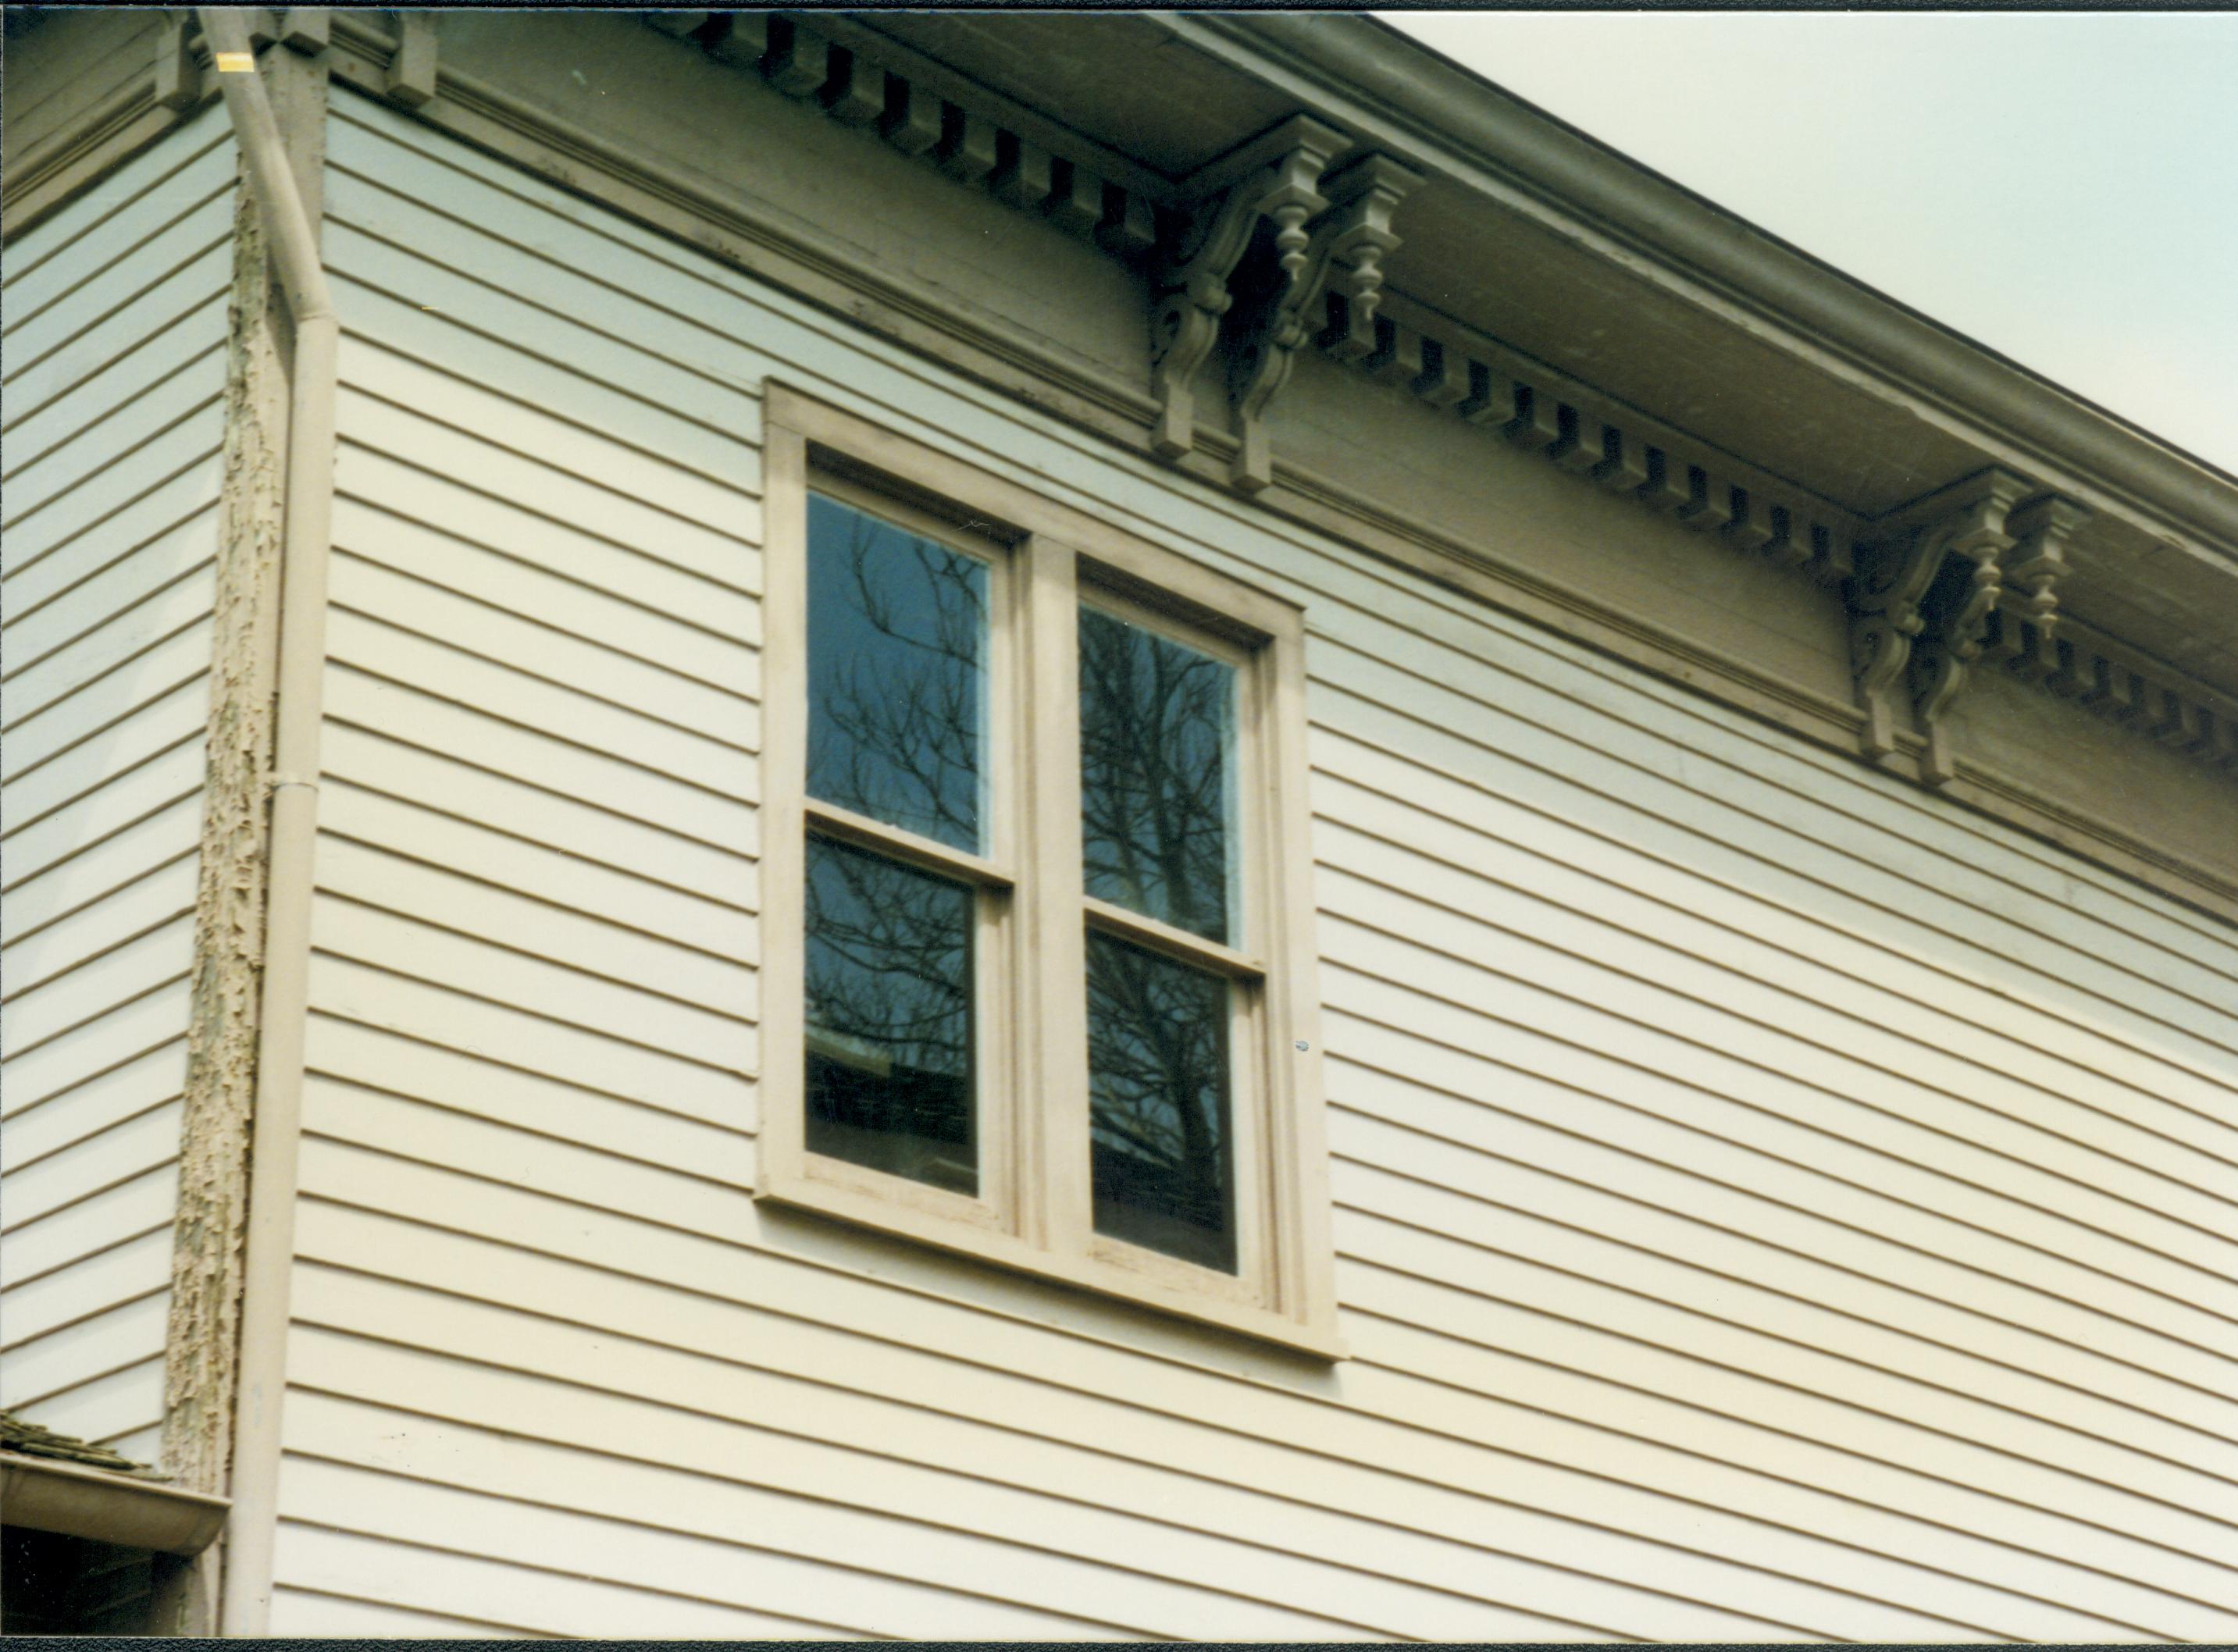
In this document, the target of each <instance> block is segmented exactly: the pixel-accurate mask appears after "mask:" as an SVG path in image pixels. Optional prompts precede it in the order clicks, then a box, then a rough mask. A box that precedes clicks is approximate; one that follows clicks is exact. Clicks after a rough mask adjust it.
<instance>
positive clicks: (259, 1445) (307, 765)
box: [197, 6, 339, 1635]
mask: <svg viewBox="0 0 2238 1652" xmlns="http://www.w3.org/2000/svg"><path fill="white" fill-rule="evenodd" d="M197 11H198V15H199V16H200V17H201V19H202V32H203V34H204V35H205V36H207V37H208V39H209V43H210V48H211V50H212V52H213V53H214V54H215V60H216V67H217V70H218V84H219V86H220V88H221V89H222V90H223V92H224V94H225V106H226V111H227V113H228V115H230V116H232V119H233V129H234V135H235V139H236V140H237V141H238V142H239V144H240V148H241V154H242V159H243V161H244V162H246V164H247V166H248V182H249V187H250V188H251V189H252V190H254V191H255V197H256V207H257V211H258V213H259V214H260V215H261V216H262V219H263V222H264V229H265V240H266V244H267V246H268V248H270V249H271V256H272V260H273V263H274V266H275V271H276V274H278V277H279V284H280V290H281V294H282V296H283V297H284V298H285V300H286V301H287V305H288V314H289V315H290V317H291V318H292V319H293V320H294V322H295V370H294V373H293V375H292V379H291V382H290V384H289V387H288V452H287V458H286V483H285V486H286V493H285V495H284V507H285V510H286V512H287V515H286V524H285V527H284V529H283V532H282V536H281V552H280V580H281V586H280V622H279V629H280V657H279V665H278V680H277V695H278V709H277V713H276V728H275V731H274V735H273V760H272V823H271V836H270V839H269V844H270V849H269V852H270V856H271V859H270V863H269V868H268V873H267V894H266V906H265V921H264V997H263V1004H262V1010H261V1014H260V1018H259V1022H258V1031H257V1047H256V1097H255V1119H254V1121H253V1125H252V1128H251V1135H250V1148H249V1153H250V1157H249V1187H248V1232H247V1234H246V1235H245V1239H244V1247H243V1259H242V1307H241V1354H240V1365H239V1367H238V1371H237V1375H236V1386H235V1400H234V1404H235V1425H234V1443H233V1474H232V1494H233V1514H232V1518H231V1520H230V1521H229V1522H228V1530H227V1535H226V1554H225V1582H224V1586H223V1595H222V1602H223V1604H222V1609H221V1616H220V1619H219V1622H220V1625H221V1632H222V1633H223V1634H225V1635H263V1634H265V1633H266V1632H267V1627H268V1622H269V1619H270V1616H271V1607H272V1551H273V1543H274V1539H275V1536H276V1530H277V1524H278V1517H279V1515H278V1491H279V1481H280V1402H281V1393H282V1391H283V1389H284V1388H285V1385H286V1382H287V1333H288V1271H289V1268H290V1265H292V1263H293V1261H294V1253H295V1182H296V1158H297V1152H298V1148H299V1146H300V1141H301V1126H302V1097H303V1029H304V1021H305V1018H306V1014H307V1001H308V993H307V975H308V968H309V965H310V946H311V889H312V882H311V879H312V853H313V849H314V847H315V842H316V839H317V836H318V818H319V816H318V809H319V786H318V780H319V723H320V713H321V689H322V686H323V685H322V682H321V674H322V672H323V670H324V666H325V664H326V628H327V556H328V539H329V527H330V524H331V521H332V519H333V515H334V393H335V390H334V387H335V351H336V347H337V344H338V341H339V340H338V328H337V326H336V322H335V318H334V301H333V298H332V296H331V295H330V294H329V293H328V288H327V275H326V270H325V268H323V267H322V266H321V263H320V261H319V241H318V232H317V231H316V230H315V228H313V227H312V224H311V221H310V219H309V217H308V215H307V214H306V213H305V211H304V210H303V202H302V196H301V194H300V193H299V192H298V191H297V189H296V188H295V171H294V169H293V168H292V167H291V166H290V165H289V163H288V154H287V150H286V149H285V147H284V146H283V145H282V143H281V138H280V127H279V123H278V122H277V121H275V119H274V118H273V114H272V103H271V99H270V98H269V96H268V95H267V93H266V91H265V88H264V82H263V78H262V76H260V75H259V74H258V72H257V69H256V59H255V50H254V48H253V46H252V45H251V43H250V41H249V36H248V23H247V22H246V20H245V18H244V17H243V16H242V14H241V13H240V12H237V11H233V10H226V9H223V8H220V7H215V6H204V7H200V8H197Z"/></svg>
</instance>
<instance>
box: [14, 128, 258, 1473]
mask: <svg viewBox="0 0 2238 1652" xmlns="http://www.w3.org/2000/svg"><path fill="white" fill-rule="evenodd" d="M230 134H231V129H230V127H229V125H228V122H227V120H226V117H225V112H224V111H223V110H222V109H215V108H213V109H208V110H205V111H203V112H202V114H200V115H198V116H195V118H194V119H192V120H191V121H189V122H187V123H186V124H185V126H183V127H182V129H179V130H178V131H176V132H175V133H173V134H172V135H170V136H169V137H168V138H166V139H165V140H164V141H163V142H161V143H158V144H156V146H154V147H153V148H152V149H148V150H147V151H145V152H143V153H142V154H141V155H138V156H136V158H134V159H133V160H132V161H131V162H129V163H128V164H127V165H125V166H124V167H122V168H121V169H118V170H117V171H116V172H114V173H112V174H110V175H109V176H107V177H106V178H104V179H103V180H102V181H101V182H99V183H98V184H97V185H96V186H95V187H94V188H91V189H89V190H88V191H87V192H86V193H85V194H84V195H81V196H80V197H78V198H77V199H76V201H74V202H71V203H70V205H68V206H66V207H64V208H62V209H61V210H60V211H59V212H57V213H56V214H55V215H52V216H51V217H50V218H48V219H46V220H45V221H43V222H42V223H40V224H39V225H38V226H37V227H36V228H33V229H32V230H31V231H30V232H29V233H28V234H26V235H22V236H19V237H17V239H16V240H14V241H11V242H10V243H9V245H8V246H7V248H5V251H4V254H0V313H4V321H0V325H4V327H5V338H4V360H5V377H4V379H0V404H3V405H0V416H3V418H0V422H3V423H4V440H0V479H4V504H0V512H4V519H0V530H4V542H5V549H4V552H0V670H4V673H5V675H4V680H0V761H4V770H0V1404H4V1405H6V1406H7V1407H9V1408H10V1409H14V1410H19V1411H23V1412H25V1413H26V1414H27V1415H28V1416H29V1417H31V1418H32V1420H34V1421H36V1422H39V1423H42V1424H45V1425H47V1426H48V1427H50V1428H55V1429H58V1430H61V1431H63V1432H65V1433H70V1434H76V1435H80V1436H83V1437H87V1438H91V1439H98V1440H102V1441H103V1442H106V1443H108V1444H112V1445H116V1446H117V1447H119V1448H120V1449H122V1450H127V1451H128V1452H133V1453H139V1454H142V1460H148V1459H149V1458H150V1457H152V1454H153V1453H154V1452H155V1451H156V1450H157V1449H159V1440H160V1428H161V1424H162V1417H163V1410H162V1371H163V1338H164V1320H165V1316H166V1314H167V1313H168V1312H169V1285H170V1273H171V1231H170V1230H171V1220H172V1216H173V1213H174V1210H175V1206H176V1201H177V1186H176V1184H177V1176H178V1171H177V1160H178V1153H179V1127H180V1113H181V1107H182V1101H181V1093H182V1089H183V1087H184V1083H185V1078H186V1065H187V1058H186V1035H187V1029H188V1012H189V975H190V974H191V971H192V968H193V947H194V911H195V886H196V881H197V878H198V876H199V874H198V858H199V847H200V835H201V823H202V796H201V794H202V773H203V750H202V744H203V738H204V730H205V728H206V726H207V724H208V721H209V669H210V648H211V636H212V622H211V618H210V612H211V605H212V602H213V600H214V596H215V557H216V552H217V512H216V500H217V496H218V489H219V486H220V481H221V460H220V450H221V447H222V441H223V434H224V432H223V420H224V413H223V407H222V398H223V394H224V390H225V344H226V299H227V293H228V287H229V285H230V281H231V275H232V249H231V235H232V228H233V212H234V193H235V156H234V147H233V142H232V138H231V135H230Z"/></svg>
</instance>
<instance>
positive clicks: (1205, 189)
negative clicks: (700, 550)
mask: <svg viewBox="0 0 2238 1652" xmlns="http://www.w3.org/2000/svg"><path fill="white" fill-rule="evenodd" d="M1346 142H1347V139H1346V138H1345V136H1344V135H1343V134H1342V133H1341V132H1339V131H1338V130H1336V129H1335V128H1334V127H1330V126H1326V125H1323V124H1322V123H1321V122H1319V121H1316V120H1314V119H1313V118H1311V117H1310V116H1304V115H1294V116H1291V117H1290V118H1289V119H1288V120H1287V121H1284V122H1281V124H1280V125H1278V126H1275V127H1273V128H1270V129H1268V131H1266V132H1264V133H1261V135H1259V136H1258V137H1256V138H1254V139H1253V140H1252V141H1251V142H1248V143H1246V144H1243V145H1242V146H1241V147H1240V148H1238V149H1233V150H1230V151H1229V152H1228V155H1226V156H1224V157H1223V158H1222V159H1221V160H1218V161H1215V162H1213V163H1212V165H1210V166H1209V167H1208V168H1206V169H1204V170H1203V171H1202V172H1200V173H1199V174H1198V175H1196V176H1195V178H1194V179H1192V180H1191V181H1190V190H1189V193H1190V194H1191V195H1192V196H1194V197H1195V202H1196V205H1195V207H1193V208H1191V209H1190V210H1189V212H1188V213H1187V215H1185V217H1184V219H1183V221H1182V228H1181V233H1180V235H1179V236H1178V237H1177V238H1176V241H1175V245H1174V246H1173V247H1172V248H1171V249H1170V251H1169V252H1168V254H1166V256H1165V257H1163V258H1162V259H1161V260H1160V261H1159V268H1158V274H1157V294H1158V296H1157V301H1156V303H1155V306H1154V307H1153V308H1152V310H1151V313H1150V378H1151V390H1152V393H1154V394H1155V396H1156V398H1157V400H1158V425H1157V429H1156V430H1155V432H1154V433H1153V434H1152V436H1151V446H1152V447H1153V448H1154V449H1155V451H1156V452H1157V453H1158V454H1159V455H1160V457H1162V458H1165V459H1178V458H1180V457H1181V456H1182V454H1184V453H1188V452H1189V450H1190V449H1191V448H1193V447H1195V445H1196V405H1195V394H1194V393H1193V391H1192V389H1191V384H1192V381H1193V380H1195V377H1196V372H1197V369H1198V368H1199V367H1202V366H1203V365H1204V360H1205V358H1206V357H1207V356H1208V355H1210V354H1212V347H1213V346H1214V345H1215V343H1216V342H1217V341H1218V340H1219V337H1220V318H1221V317H1222V316H1223V315H1225V314H1227V313H1228V308H1229V307H1230V306H1231V305H1233V304H1234V302H1235V296H1234V294H1231V293H1230V292H1229V291H1228V278H1229V277H1230V276H1232V275H1233V274H1235V269H1236V267H1237V266H1238V265H1239V264H1241V262H1242V261H1243V255H1244V254H1245V253H1247V252H1248V251H1249V250H1250V248H1251V243H1252V240H1253V238H1254V236H1255V235H1256V234H1257V233H1258V229H1259V224H1260V221H1261V219H1262V218H1263V219H1267V220H1269V221H1271V222H1272V223H1273V225H1274V237H1275V262H1276V265H1277V267H1278V268H1280V269H1281V272H1282V273H1283V278H1284V279H1285V280H1286V281H1295V280H1296V279H1297V278H1298V277H1299V276H1300V275H1301V274H1303V273H1304V270H1305V268H1306V261H1307V257H1306V255H1307V246H1308V240H1309V237H1308V235H1307V234H1306V228H1305V226H1306V222H1307V221H1308V219H1310V218H1312V217H1313V216H1314V215H1315V214H1317V213H1319V212H1320V211H1321V209H1322V208H1324V207H1326V206H1327V205H1328V201H1327V200H1326V199H1325V198H1324V197H1323V196H1322V195H1321V192H1320V190H1319V188H1317V187H1316V186H1317V185H1318V184H1319V183H1320V182H1321V174H1322V173H1323V172H1325V171H1327V170H1328V164H1329V162H1330V161H1332V160H1333V159H1334V158H1335V156H1336V155H1337V152H1338V151H1339V150H1341V149H1343V148H1344V147H1345V145H1346Z"/></svg>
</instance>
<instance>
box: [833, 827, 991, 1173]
mask: <svg viewBox="0 0 2238 1652" xmlns="http://www.w3.org/2000/svg"><path fill="white" fill-rule="evenodd" d="M972 902H973V895H972V894H971V892H970V890H969V889H964V888H963V887H962V886H961V885H958V884H956V883H951V882H949V881H948V880H946V879H945V878H937V877H933V876H928V875H927V874H924V873H922V872H918V871H916V870H914V869H910V868H908V867H904V866H901V865H898V864H897V863H896V862H892V861H888V860H884V859H882V858H881V857H879V856H875V855H870V854H865V853H864V852H862V851H859V850H857V849H847V848H844V847H842V846H841V845H839V844H837V843H826V842H824V841H822V840H820V839H811V840H810V843H809V846H808V879H807V926H806V927H807V972H806V973H807V982H806V985H807V999H808V1023H809V1028H810V1033H809V1049H808V1121H809V1140H808V1145H809V1146H810V1148H811V1150H813V1151H815V1152H818V1153H832V1154H834V1155H836V1156H838V1157H839V1158H843V1159H847V1160H852V1161H854V1162H856V1163H858V1164H871V1165H874V1166H877V1168H879V1169H883V1170H890V1171H892V1172H894V1173H896V1174H898V1175H906V1176H912V1177H915V1178H916V1179H917V1180H923V1181H934V1182H937V1183H940V1184H941V1185H943V1186H957V1187H958V1188H959V1190H960V1191H964V1192H970V1191H972V1190H973V1188H974V1186H976V1182H977V1177H976V1174H975V1173H974V1166H976V1163H977V1149H976V1142H975V1140H974V1138H975V1132H974V1130H973V1128H972V1117H971V1094H970V1079H971V1027H972V1014H971V935H972Z"/></svg>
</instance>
